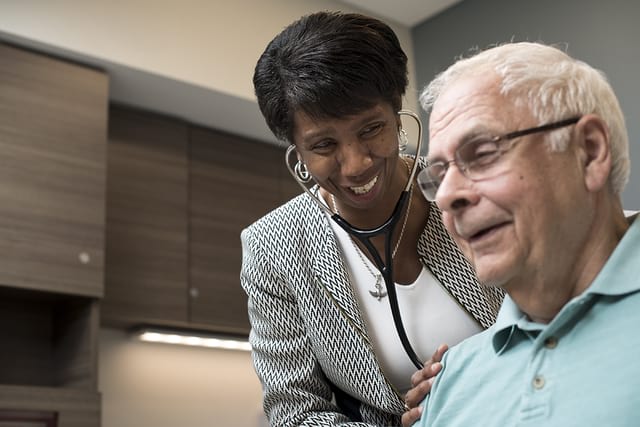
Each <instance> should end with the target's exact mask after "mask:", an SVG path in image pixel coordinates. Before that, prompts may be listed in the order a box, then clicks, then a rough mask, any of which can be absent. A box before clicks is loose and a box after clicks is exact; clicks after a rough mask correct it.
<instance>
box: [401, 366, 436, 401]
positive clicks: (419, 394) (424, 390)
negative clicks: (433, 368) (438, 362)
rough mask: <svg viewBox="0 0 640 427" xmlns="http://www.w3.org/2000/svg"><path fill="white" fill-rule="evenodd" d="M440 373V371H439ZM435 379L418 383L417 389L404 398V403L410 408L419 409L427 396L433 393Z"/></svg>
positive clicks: (414, 388)
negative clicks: (432, 387)
mask: <svg viewBox="0 0 640 427" xmlns="http://www.w3.org/2000/svg"><path fill="white" fill-rule="evenodd" d="M438 372H439V370H438ZM434 380H435V378H433V377H431V378H427V379H425V380H424V381H422V382H420V383H418V385H416V386H415V387H413V388H412V389H411V390H409V391H408V392H407V394H406V395H405V396H404V402H405V404H406V405H407V407H409V408H415V407H417V406H418V405H419V404H420V402H422V401H423V400H424V398H425V397H427V394H429V392H430V391H431V386H432V385H433V381H434Z"/></svg>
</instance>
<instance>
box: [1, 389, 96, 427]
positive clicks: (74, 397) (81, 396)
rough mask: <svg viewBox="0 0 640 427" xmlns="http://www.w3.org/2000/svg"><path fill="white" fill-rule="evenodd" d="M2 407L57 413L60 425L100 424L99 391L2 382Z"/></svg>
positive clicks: (94, 426)
mask: <svg viewBox="0 0 640 427" xmlns="http://www.w3.org/2000/svg"><path fill="white" fill-rule="evenodd" d="M0 409H11V410H40V411H56V412H58V427H99V426H100V393H98V392H95V391H87V390H78V389H64V388H54V387H35V386H15V385H0Z"/></svg>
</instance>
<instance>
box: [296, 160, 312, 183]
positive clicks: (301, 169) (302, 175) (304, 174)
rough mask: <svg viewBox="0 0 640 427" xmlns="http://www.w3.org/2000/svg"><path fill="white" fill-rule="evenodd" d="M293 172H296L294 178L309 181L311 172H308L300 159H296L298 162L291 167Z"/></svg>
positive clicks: (303, 181)
mask: <svg viewBox="0 0 640 427" xmlns="http://www.w3.org/2000/svg"><path fill="white" fill-rule="evenodd" d="M293 170H294V172H295V173H296V179H298V181H300V182H302V183H304V184H306V183H308V182H309V181H311V174H310V173H309V169H307V165H305V164H304V163H302V161H301V160H298V163H296V165H295V166H294V167H293Z"/></svg>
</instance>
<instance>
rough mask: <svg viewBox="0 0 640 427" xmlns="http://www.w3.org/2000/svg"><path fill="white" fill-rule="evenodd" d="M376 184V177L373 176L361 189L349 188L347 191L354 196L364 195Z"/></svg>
mask: <svg viewBox="0 0 640 427" xmlns="http://www.w3.org/2000/svg"><path fill="white" fill-rule="evenodd" d="M376 182H378V177H377V176H375V177H374V178H373V179H372V180H371V181H369V182H367V183H366V184H365V185H363V186H362V187H349V189H350V190H351V191H353V192H354V193H356V194H366V193H368V192H369V191H370V190H371V189H372V188H373V186H374V185H376Z"/></svg>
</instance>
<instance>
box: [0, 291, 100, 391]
mask: <svg viewBox="0 0 640 427" xmlns="http://www.w3.org/2000/svg"><path fill="white" fill-rule="evenodd" d="M98 320H99V319H98V303H97V301H96V300H95V299H94V298H87V297H72V296H67V295H61V294H52V293H45V292H40V291H32V290H23V289H17V288H11V287H4V286H0V342H1V343H2V351H0V384H14V385H32V386H49V387H71V388H76V389H83V390H95V388H96V383H97V381H96V377H97V341H96V336H97V332H98Z"/></svg>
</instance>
